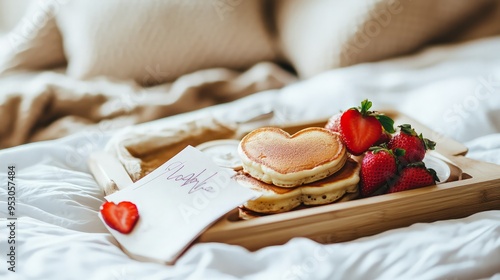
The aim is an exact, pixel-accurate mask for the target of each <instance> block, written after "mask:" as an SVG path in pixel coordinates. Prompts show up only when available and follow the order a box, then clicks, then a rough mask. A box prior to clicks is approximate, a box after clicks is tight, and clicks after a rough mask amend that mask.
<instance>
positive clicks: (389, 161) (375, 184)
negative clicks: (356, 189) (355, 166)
mask: <svg viewBox="0 0 500 280" xmlns="http://www.w3.org/2000/svg"><path fill="white" fill-rule="evenodd" d="M397 153H398V154H400V153H404V151H401V150H397ZM396 172H397V164H396V157H395V155H394V153H393V152H392V151H391V150H388V149H385V148H381V147H372V148H370V150H369V151H368V152H366V154H365V157H364V158H363V161H362V162H361V171H360V182H359V186H360V190H361V195H362V196H364V197H366V196H370V195H372V194H374V193H375V192H376V191H377V190H378V189H380V188H382V187H384V186H386V185H387V184H388V183H389V182H390V181H391V180H392V179H393V178H394V176H395V175H396Z"/></svg>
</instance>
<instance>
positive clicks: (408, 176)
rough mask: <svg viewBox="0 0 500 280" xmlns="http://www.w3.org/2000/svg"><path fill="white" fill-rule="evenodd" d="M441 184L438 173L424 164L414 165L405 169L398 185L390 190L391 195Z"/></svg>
mask: <svg viewBox="0 0 500 280" xmlns="http://www.w3.org/2000/svg"><path fill="white" fill-rule="evenodd" d="M436 181H437V182H439V178H438V177H437V175H436V171H434V170H433V169H431V168H429V169H427V168H426V167H425V164H424V163H423V162H418V163H412V164H409V165H407V166H406V167H404V168H403V169H402V170H401V172H400V175H399V178H398V179H397V181H396V183H395V184H394V185H393V186H392V187H391V188H390V189H389V193H394V192H400V191H405V190H410V189H416V188H420V187H425V186H431V185H434V184H435V183H436Z"/></svg>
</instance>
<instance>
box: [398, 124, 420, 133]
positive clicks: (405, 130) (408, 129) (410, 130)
mask: <svg viewBox="0 0 500 280" xmlns="http://www.w3.org/2000/svg"><path fill="white" fill-rule="evenodd" d="M398 127H399V128H401V132H403V133H404V134H408V135H412V136H417V132H415V129H413V128H411V124H407V123H405V124H402V125H398Z"/></svg>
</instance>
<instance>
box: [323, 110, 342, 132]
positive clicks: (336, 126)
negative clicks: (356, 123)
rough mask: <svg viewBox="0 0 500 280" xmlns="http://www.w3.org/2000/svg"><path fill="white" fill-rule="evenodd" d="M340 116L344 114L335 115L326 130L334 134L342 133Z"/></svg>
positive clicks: (327, 124) (329, 120)
mask: <svg viewBox="0 0 500 280" xmlns="http://www.w3.org/2000/svg"><path fill="white" fill-rule="evenodd" d="M340 116H342V113H338V114H335V115H333V116H332V117H331V118H330V119H328V122H327V123H326V125H325V128H326V129H328V130H330V131H332V132H340Z"/></svg>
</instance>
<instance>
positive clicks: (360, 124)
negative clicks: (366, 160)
mask: <svg viewBox="0 0 500 280" xmlns="http://www.w3.org/2000/svg"><path fill="white" fill-rule="evenodd" d="M371 106H372V103H371V102H370V101H368V100H363V101H362V102H361V106H360V107H358V108H351V109H349V110H347V111H345V112H344V113H343V114H342V116H341V117H340V126H339V127H340V134H341V136H342V140H343V141H344V143H345V145H346V147H347V150H348V151H349V152H350V153H351V154H353V155H356V156H359V155H361V154H362V153H364V152H366V151H367V150H368V148H370V147H371V146H373V144H374V143H375V142H376V141H377V140H378V139H379V138H380V135H381V134H382V126H383V127H384V128H385V130H387V131H388V132H391V133H392V132H394V127H393V125H394V121H393V120H392V119H391V118H389V117H387V116H385V115H382V114H378V113H376V112H372V111H368V110H369V109H370V108H371Z"/></svg>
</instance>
